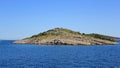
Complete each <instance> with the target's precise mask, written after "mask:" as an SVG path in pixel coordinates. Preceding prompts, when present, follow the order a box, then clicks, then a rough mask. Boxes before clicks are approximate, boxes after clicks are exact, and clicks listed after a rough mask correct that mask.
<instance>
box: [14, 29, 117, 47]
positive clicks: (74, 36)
mask: <svg viewBox="0 0 120 68" xmlns="http://www.w3.org/2000/svg"><path fill="white" fill-rule="evenodd" d="M100 36H101V35H100ZM14 43H15V44H42V45H44V44H45V45H103V44H117V43H116V42H114V41H112V40H109V39H108V38H107V39H106V38H104V39H103V38H101V37H100V38H99V37H98V38H96V37H95V36H92V35H85V34H81V33H79V32H75V31H72V30H69V29H64V28H55V29H51V30H48V31H46V32H43V33H40V34H38V35H33V36H32V37H30V38H26V39H23V40H18V41H15V42H14Z"/></svg>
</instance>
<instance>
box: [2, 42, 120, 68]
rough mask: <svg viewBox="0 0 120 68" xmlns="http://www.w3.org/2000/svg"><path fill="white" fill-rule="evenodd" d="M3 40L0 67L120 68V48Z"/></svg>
mask: <svg viewBox="0 0 120 68" xmlns="http://www.w3.org/2000/svg"><path fill="white" fill-rule="evenodd" d="M12 42H13V41H12V40H2V41H0V68H120V45H107V46H47V45H41V46H39V45H30V44H12Z"/></svg>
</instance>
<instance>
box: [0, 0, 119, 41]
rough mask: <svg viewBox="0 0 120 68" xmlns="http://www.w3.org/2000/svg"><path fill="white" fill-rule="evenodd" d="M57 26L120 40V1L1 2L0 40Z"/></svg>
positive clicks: (21, 37) (41, 0)
mask: <svg viewBox="0 0 120 68" xmlns="http://www.w3.org/2000/svg"><path fill="white" fill-rule="evenodd" d="M56 27H62V28H67V29H72V30H75V31H79V32H81V33H99V34H105V35H110V36H117V37H120V31H119V29H120V0H0V39H12V40H17V39H23V38H26V37H30V36H32V35H35V34H38V33H40V32H43V31H47V30H49V29H53V28H56Z"/></svg>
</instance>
